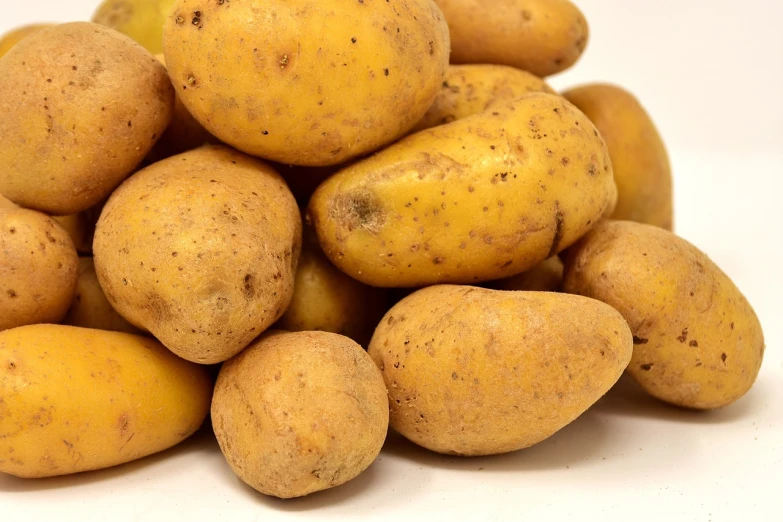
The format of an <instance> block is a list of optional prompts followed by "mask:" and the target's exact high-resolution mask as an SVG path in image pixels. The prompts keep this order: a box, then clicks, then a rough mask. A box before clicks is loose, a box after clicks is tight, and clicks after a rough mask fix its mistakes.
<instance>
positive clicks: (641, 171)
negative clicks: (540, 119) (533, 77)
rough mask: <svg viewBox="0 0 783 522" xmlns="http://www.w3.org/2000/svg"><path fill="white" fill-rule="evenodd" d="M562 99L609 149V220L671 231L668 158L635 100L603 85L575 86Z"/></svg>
mask: <svg viewBox="0 0 783 522" xmlns="http://www.w3.org/2000/svg"><path fill="white" fill-rule="evenodd" d="M563 96H565V97H566V99H567V100H568V101H570V102H571V103H573V104H574V105H576V106H577V107H578V108H579V110H581V111H582V112H584V113H585V115H586V116H587V117H588V118H590V121H592V122H593V124H594V125H595V126H596V128H597V129H598V132H600V133H601V137H603V139H604V141H605V142H606V147H607V148H608V149H609V157H611V158H612V167H613V168H614V179H615V182H617V192H618V198H617V208H616V209H615V211H614V214H613V215H612V218H613V219H617V220H625V221H637V222H639V223H646V224H648V225H654V226H656V227H661V228H665V229H666V230H672V227H673V226H674V216H673V214H674V210H673V203H674V202H673V198H674V196H673V195H672V172H671V166H670V165H669V155H668V154H667V152H666V146H665V145H664V144H663V140H662V139H661V136H660V134H658V130H657V129H656V127H655V124H654V123H653V121H652V119H650V116H649V115H648V114H647V112H646V111H645V110H644V107H642V105H641V104H640V103H639V100H637V99H636V98H635V97H634V96H633V94H631V93H629V92H628V91H626V90H624V89H622V88H620V87H616V86H614V85H607V84H593V85H586V86H583V87H578V88H575V89H572V90H570V91H567V92H565V93H563Z"/></svg>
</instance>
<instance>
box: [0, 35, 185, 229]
mask: <svg viewBox="0 0 783 522" xmlns="http://www.w3.org/2000/svg"><path fill="white" fill-rule="evenodd" d="M0 93H3V94H2V96H0V136H3V137H4V138H3V139H2V140H0V192H2V193H3V194H4V195H5V197H7V198H8V199H10V200H12V201H14V202H16V203H18V204H20V205H22V206H24V207H29V208H34V209H36V210H41V211H44V212H46V213H49V214H53V215H58V216H63V215H68V214H75V213H77V212H81V211H83V210H87V209H88V208H90V207H92V206H94V205H96V204H98V203H100V202H101V201H102V200H104V199H105V198H106V197H107V196H108V195H109V193H111V191H112V190H114V188H115V187H116V186H117V185H119V184H120V182H121V181H122V180H123V179H124V178H125V177H127V176H128V175H129V174H130V173H131V172H132V171H133V169H134V168H135V167H136V165H137V164H138V163H139V162H140V161H141V160H142V159H143V158H144V156H145V155H146V154H147V152H149V150H150V149H151V148H152V146H153V144H154V143H155V141H156V140H157V139H158V137H159V136H160V135H161V134H163V131H164V130H165V129H166V127H167V126H168V123H169V120H170V119H171V108H172V106H173V103H174V91H173V89H172V86H171V82H170V81H169V80H168V77H167V76H166V70H165V68H164V67H163V66H162V65H160V64H159V63H158V62H156V61H155V59H154V58H153V57H152V56H151V55H149V54H148V53H147V52H146V51H145V50H144V49H142V48H141V47H140V46H139V45H138V44H136V43H134V42H133V41H131V40H130V39H129V38H127V37H126V36H123V35H121V34H119V33H117V32H116V31H113V30H111V29H106V28H104V27H101V26H99V25H95V24H89V23H72V24H63V25H58V26H55V27H52V28H50V29H44V30H42V31H39V32H37V33H35V34H34V35H32V36H30V37H28V38H26V39H25V40H24V41H23V42H22V43H20V44H19V45H17V46H16V47H14V49H13V50H12V51H11V52H10V53H9V54H7V55H6V56H5V57H4V58H3V60H2V62H0Z"/></svg>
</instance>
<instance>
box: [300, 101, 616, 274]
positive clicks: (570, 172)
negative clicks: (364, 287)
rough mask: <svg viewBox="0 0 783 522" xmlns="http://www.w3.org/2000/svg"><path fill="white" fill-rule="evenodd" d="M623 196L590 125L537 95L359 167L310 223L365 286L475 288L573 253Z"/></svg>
mask: <svg viewBox="0 0 783 522" xmlns="http://www.w3.org/2000/svg"><path fill="white" fill-rule="evenodd" d="M616 195H617V192H616V187H615V185H614V180H613V177H612V169H611V164H610V162H609V155H608V154H607V152H606V147H605V146H604V144H603V141H602V140H601V138H600V136H599V135H598V131H596V130H595V128H594V127H593V126H592V124H591V123H590V121H589V120H588V119H587V118H586V117H585V116H584V115H583V114H582V113H581V112H579V111H578V110H577V109H576V108H575V107H573V106H572V105H571V104H569V103H568V102H567V101H565V100H564V99H563V98H560V97H559V96H553V95H550V94H531V95H529V96H526V97H524V98H521V99H519V100H517V101H515V102H512V103H510V104H503V105H502V106H496V107H493V108H492V109H490V110H489V111H487V112H485V113H482V114H479V115H476V116H471V117H468V118H465V119H462V120H459V121H456V122H454V123H450V124H448V125H442V126H440V127H436V128H433V129H428V130H425V131H422V132H419V133H417V134H414V135H412V136H409V137H408V138H405V139H404V140H402V141H400V142H398V143H397V144H395V145H392V146H391V147H389V148H387V149H385V150H384V151H382V152H380V153H378V154H376V155H375V156H372V157H371V158H368V159H366V160H363V161H360V162H358V163H355V164H354V165H352V166H351V167H348V168H347V169H345V170H343V171H341V172H339V173H337V174H336V175H334V176H332V177H331V178H329V179H328V180H327V181H326V182H325V183H324V184H322V185H321V186H320V187H319V188H318V190H317V191H316V193H315V194H314V195H313V197H312V199H311V201H310V206H309V209H308V216H309V218H310V219H311V220H312V223H313V226H314V227H315V229H316V232H317V233H318V239H319V241H320V243H321V246H322V247H323V249H324V252H325V253H326V255H327V256H328V257H329V259H331V261H332V262H333V263H335V265H337V267H338V268H340V269H341V270H342V271H343V272H345V273H347V274H348V275H350V276H351V277H353V278H354V279H358V280H359V281H362V282H364V283H366V284H369V285H372V286H379V287H417V286H425V285H428V284H435V283H477V282H481V281H488V280H493V279H501V278H504V277H510V276H513V275H516V274H519V273H522V272H524V271H525V270H528V269H530V268H532V267H534V266H536V265H537V264H538V263H540V262H542V261H544V260H545V259H546V258H548V257H551V256H552V255H554V254H557V253H558V252H560V251H561V250H563V249H565V248H566V247H567V246H569V245H570V244H572V243H573V242H574V241H576V240H577V239H578V238H579V237H581V236H582V235H583V234H584V233H585V232H587V230H589V229H590V228H591V227H592V225H593V224H594V223H595V222H597V221H598V220H599V219H600V218H601V217H602V216H603V215H605V214H607V213H610V212H611V211H612V210H613V209H614V204H615V199H616Z"/></svg>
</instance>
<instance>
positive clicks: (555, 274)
mask: <svg viewBox="0 0 783 522" xmlns="http://www.w3.org/2000/svg"><path fill="white" fill-rule="evenodd" d="M562 282H563V262H562V261H561V260H560V258H559V257H558V256H552V257H550V258H549V259H547V260H546V261H544V262H542V263H541V264H539V265H537V266H535V267H533V268H531V269H530V270H528V271H527V272H522V273H521V274H519V275H517V276H514V277H509V278H508V279H501V280H500V281H496V282H495V283H494V284H493V285H492V287H493V288H495V289H497V290H520V291H527V292H557V290H558V289H559V288H560V284H561V283H562Z"/></svg>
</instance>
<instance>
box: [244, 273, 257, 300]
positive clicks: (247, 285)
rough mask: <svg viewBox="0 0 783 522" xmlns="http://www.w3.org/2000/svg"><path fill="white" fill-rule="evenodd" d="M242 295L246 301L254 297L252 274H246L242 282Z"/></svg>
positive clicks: (254, 289)
mask: <svg viewBox="0 0 783 522" xmlns="http://www.w3.org/2000/svg"><path fill="white" fill-rule="evenodd" d="M242 293H243V294H244V295H245V299H247V300H248V301H249V300H250V299H252V298H253V297H255V295H256V288H255V283H254V277H253V275H252V274H246V275H245V277H244V279H243V280H242Z"/></svg>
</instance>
